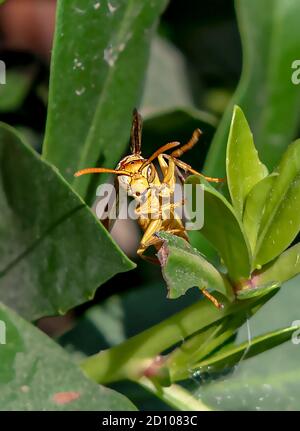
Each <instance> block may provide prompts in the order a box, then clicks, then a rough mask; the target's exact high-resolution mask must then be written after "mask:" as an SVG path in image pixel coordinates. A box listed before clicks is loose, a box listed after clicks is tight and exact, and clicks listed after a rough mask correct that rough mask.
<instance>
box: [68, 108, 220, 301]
mask: <svg viewBox="0 0 300 431" xmlns="http://www.w3.org/2000/svg"><path fill="white" fill-rule="evenodd" d="M201 134H202V132H201V130H200V129H196V130H195V131H194V132H193V134H192V137H191V138H190V140H189V141H188V142H187V143H186V144H184V145H182V146H181V144H180V142H177V141H174V142H169V143H167V144H165V145H163V146H162V147H160V148H158V149H157V150H156V151H155V152H154V153H153V154H152V155H151V156H150V157H149V158H144V157H143V156H142V154H141V147H142V118H141V116H140V114H139V113H138V112H137V110H136V109H135V110H134V111H133V121H132V127H131V134H130V141H131V146H130V149H131V154H129V155H128V156H126V157H124V158H123V159H122V160H121V161H120V162H119V163H118V165H117V167H116V168H115V169H109V168H101V167H100V168H86V169H82V170H80V171H77V172H76V173H75V174H74V175H75V176H76V177H79V176H81V175H85V174H93V173H111V174H115V175H117V178H118V183H119V186H120V187H122V188H123V189H125V190H126V192H127V194H128V195H129V196H131V197H133V199H134V200H135V201H136V204H137V205H136V209H135V212H136V214H137V217H138V223H139V225H140V227H141V229H142V231H143V236H142V239H141V241H140V245H139V248H138V250H137V254H138V255H139V256H140V257H141V258H143V259H145V260H148V261H150V262H155V263H157V262H158V261H157V259H156V258H155V257H152V256H148V255H145V251H146V250H147V249H148V248H149V247H151V246H154V247H155V248H156V250H157V251H158V250H159V249H160V248H161V246H162V244H163V241H162V240H161V239H160V238H159V237H158V236H157V235H156V233H158V232H159V231H165V232H168V233H171V234H174V235H177V236H179V237H181V238H184V239H185V240H186V241H189V238H188V235H187V232H186V229H185V226H184V221H183V219H182V218H181V217H180V216H179V215H178V214H177V213H176V208H177V207H179V206H181V205H183V204H184V200H180V201H178V202H174V199H173V198H174V196H173V195H174V189H175V185H176V183H177V181H178V179H179V181H181V182H182V183H183V181H184V179H185V177H184V174H185V175H186V174H188V173H190V174H194V175H198V176H201V177H203V178H205V180H206V181H210V182H216V183H219V182H222V181H224V180H223V179H222V178H212V177H208V176H206V175H204V174H202V173H201V172H198V171H196V170H195V169H193V168H192V167H191V166H190V165H188V164H187V163H185V162H183V161H182V160H180V157H181V156H182V155H183V154H184V153H185V152H186V151H188V150H190V149H192V148H193V147H194V146H195V145H196V143H197V142H198V141H199V138H200V136H201ZM175 147H177V148H176V149H175ZM170 150H173V151H171V153H169V154H167V152H168V151H170ZM156 160H157V162H158V166H159V169H160V172H159V171H158V169H157V168H156V167H155V166H154V163H153V162H154V161H156ZM164 201H165V202H167V203H166V204H163V202H164ZM165 213H167V214H168V216H167V217H165V216H164V215H165ZM202 292H203V294H204V295H205V296H207V297H208V298H209V299H210V300H211V301H212V302H213V303H214V304H215V305H216V306H218V307H219V306H220V304H219V303H218V301H217V300H216V299H215V298H214V297H213V296H212V295H210V294H209V293H208V292H207V291H206V290H202Z"/></svg>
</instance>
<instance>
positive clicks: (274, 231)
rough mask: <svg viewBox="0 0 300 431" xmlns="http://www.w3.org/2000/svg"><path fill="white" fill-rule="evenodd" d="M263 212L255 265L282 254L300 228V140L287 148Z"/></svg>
mask: <svg viewBox="0 0 300 431" xmlns="http://www.w3.org/2000/svg"><path fill="white" fill-rule="evenodd" d="M275 172H276V173H278V175H277V177H276V179H275V180H274V182H273V186H272V187H271V190H270V193H269V196H268V200H267V203H266V206H265V210H264V213H263V217H262V221H261V225H260V229H259V232H258V242H257V247H256V251H255V255H256V256H255V266H256V265H263V264H265V263H267V262H269V261H271V260H272V259H274V258H275V257H277V256H278V255H279V254H280V253H282V252H283V251H284V250H285V249H286V248H287V247H288V246H289V244H290V243H291V242H292V241H293V239H294V238H295V237H296V235H297V233H298V232H299V230H300V139H299V140H297V141H295V142H294V143H293V144H291V145H290V146H289V147H288V149H287V150H286V152H285V154H284V156H283V158H282V160H281V162H280V164H279V166H278V168H277V169H276V170H275Z"/></svg>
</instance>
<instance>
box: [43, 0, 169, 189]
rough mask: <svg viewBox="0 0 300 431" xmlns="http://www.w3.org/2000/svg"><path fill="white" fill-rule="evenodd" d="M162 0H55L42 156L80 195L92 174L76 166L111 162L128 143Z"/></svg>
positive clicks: (120, 153) (104, 164)
mask: <svg viewBox="0 0 300 431" xmlns="http://www.w3.org/2000/svg"><path fill="white" fill-rule="evenodd" d="M165 6H166V1H165V0H164V1H159V0H154V1H149V0H147V1H146V2H140V1H138V0H132V1H130V2H127V1H124V0H114V2H113V3H107V2H97V1H90V2H87V1H86V0H77V1H76V4H71V3H70V2H68V1H61V2H59V3H58V10H57V19H56V22H57V24H56V32H55V38H54V49H53V54H52V64H51V79H50V93H49V108H48V118H47V127H46V136H45V142H44V150H43V156H44V157H45V158H46V159H47V160H49V161H50V162H51V163H53V164H54V165H55V166H57V168H58V169H59V170H60V172H61V173H62V174H63V176H64V177H65V178H66V179H67V180H68V181H69V182H71V183H72V184H73V185H74V187H75V189H76V190H77V191H78V192H79V193H80V194H81V195H82V196H86V195H87V192H88V189H89V185H90V184H91V182H92V181H94V180H96V179H97V177H96V179H95V178H94V177H91V176H89V175H88V176H86V177H83V178H82V179H80V181H78V180H77V181H76V180H74V178H73V174H74V172H75V171H76V170H78V169H79V168H83V167H89V166H96V165H99V164H101V165H102V166H106V167H110V168H112V167H114V166H115V164H116V162H117V161H118V160H119V159H120V157H121V156H122V154H123V152H124V150H125V148H126V146H127V141H128V137H129V130H130V121H131V113H132V109H133V107H134V106H136V105H137V104H138V99H139V96H140V94H141V90H142V84H143V73H144V70H145V67H146V63H147V58H148V51H149V44H150V40H151V36H152V33H153V29H154V25H155V23H156V21H157V18H158V16H159V14H160V13H161V12H162V11H163V10H164V7H165ZM74 29H76V32H74ZM99 29H100V30H99ZM87 41H88V43H87ZM93 178H94V179H93ZM94 185H95V183H92V185H91V189H90V190H89V194H92V192H93V187H94Z"/></svg>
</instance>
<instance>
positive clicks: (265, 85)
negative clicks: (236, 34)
mask: <svg viewBox="0 0 300 431" xmlns="http://www.w3.org/2000/svg"><path fill="white" fill-rule="evenodd" d="M235 5H236V12H237V18H238V24H239V28H240V34H241V39H242V49H243V70H242V75H241V79H240V82H239V85H238V87H237V89H236V92H235V94H234V96H233V99H232V102H231V103H230V104H229V105H228V108H227V110H226V112H225V114H224V116H223V119H222V121H221V123H220V126H219V128H218V131H217V133H216V135H215V138H214V141H213V143H212V145H211V148H210V152H209V155H208V158H207V163H206V170H207V172H208V173H209V174H210V175H219V176H221V175H224V174H225V154H226V144H227V136H228V131H229V127H230V121H231V115H232V108H233V106H234V105H235V104H237V105H239V106H240V107H241V108H242V109H243V111H244V113H245V115H246V118H247V119H248V121H249V124H250V127H251V130H252V131H253V134H254V137H255V145H256V148H257V150H258V153H259V155H260V158H261V160H262V161H263V163H265V164H266V166H267V167H268V168H269V169H273V167H274V166H276V164H277V163H278V161H279V159H280V156H281V154H282V152H283V150H284V149H285V148H286V147H287V145H288V144H289V143H290V142H291V141H292V140H293V139H294V138H295V134H296V133H297V130H298V125H299V109H300V86H299V85H294V84H293V83H292V74H293V73H294V72H295V71H294V70H293V69H292V64H293V62H294V61H295V59H297V58H299V51H300V37H299V36H300V28H299V14H300V2H299V1H298V0H265V1H264V2H262V1H260V0H252V1H241V0H236V2H235ZM254 22H255V25H253V23H254Z"/></svg>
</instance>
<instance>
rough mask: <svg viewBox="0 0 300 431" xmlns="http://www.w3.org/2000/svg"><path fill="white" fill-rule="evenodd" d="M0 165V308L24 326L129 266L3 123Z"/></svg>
mask: <svg viewBox="0 0 300 431" xmlns="http://www.w3.org/2000/svg"><path fill="white" fill-rule="evenodd" d="M0 160H1V176H0V194H1V199H0V207H1V211H0V239H1V240H0V295H1V300H2V301H3V302H5V303H6V304H8V305H9V306H11V307H12V308H14V309H16V310H18V312H19V313H21V314H22V315H24V316H26V317H27V318H28V319H37V318H38V317H41V316H44V315H51V314H57V313H58V312H60V313H64V312H66V311H67V310H68V309H70V308H72V307H74V306H75V305H78V304H81V303H83V302H86V301H88V300H89V299H91V298H92V297H93V295H94V293H95V291H96V289H97V287H98V286H100V285H101V284H102V283H104V282H105V281H106V280H108V279H109V278H111V277H112V276H113V275H114V274H116V273H117V272H122V271H127V270H129V269H131V268H133V267H134V265H133V263H131V262H130V261H129V260H128V259H127V258H126V256H125V255H124V254H123V253H122V252H121V250H120V249H119V248H118V247H117V246H116V245H115V243H114V242H113V241H112V239H111V237H110V236H109V234H108V233H107V232H106V230H105V229H104V228H103V226H102V225H101V224H100V222H99V221H98V220H97V219H96V218H95V216H94V215H93V213H92V212H91V211H90V209H89V208H88V207H87V206H86V205H85V204H84V202H83V201H82V200H81V199H80V198H79V197H78V196H77V195H76V194H75V193H74V192H73V191H72V189H71V188H70V187H69V185H68V184H67V183H66V182H65V181H64V180H63V178H62V177H61V176H60V175H59V174H58V173H57V171H56V170H55V169H53V167H51V166H50V165H49V164H48V163H47V162H44V161H43V160H41V159H40V157H39V156H38V155H37V153H35V152H34V151H33V150H32V149H31V148H30V147H29V146H27V145H25V144H24V143H23V142H22V141H21V139H20V137H19V135H18V134H17V133H16V132H15V131H14V129H12V128H11V127H9V126H6V125H5V124H3V123H2V124H1V125H0ZM16 174H17V175H16Z"/></svg>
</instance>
